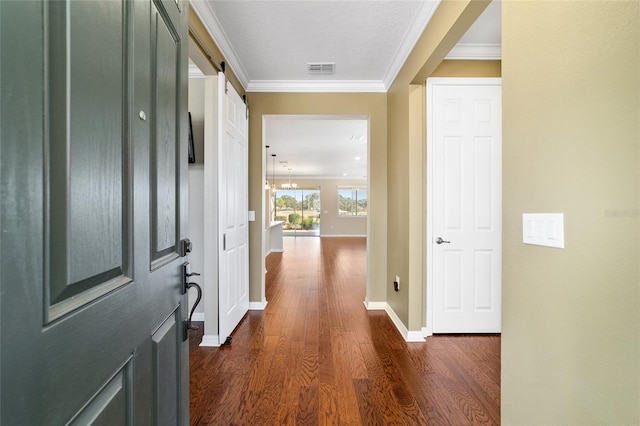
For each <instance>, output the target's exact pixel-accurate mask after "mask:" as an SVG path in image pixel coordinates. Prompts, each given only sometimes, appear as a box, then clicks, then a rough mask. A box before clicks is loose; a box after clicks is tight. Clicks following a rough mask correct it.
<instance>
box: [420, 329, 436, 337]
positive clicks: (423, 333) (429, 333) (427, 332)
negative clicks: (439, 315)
mask: <svg viewBox="0 0 640 426" xmlns="http://www.w3.org/2000/svg"><path fill="white" fill-rule="evenodd" d="M422 335H423V336H424V337H429V336H433V333H432V332H431V330H429V328H428V327H422Z"/></svg>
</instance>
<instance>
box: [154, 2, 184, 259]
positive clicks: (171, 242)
mask: <svg viewBox="0 0 640 426" xmlns="http://www.w3.org/2000/svg"><path fill="white" fill-rule="evenodd" d="M152 21H153V22H152V25H153V27H154V28H153V35H154V39H153V40H152V49H153V68H152V77H153V80H152V81H153V83H152V84H153V86H154V88H155V90H154V91H153V92H152V96H153V114H152V121H153V125H152V129H153V133H152V139H153V140H154V141H155V144H153V146H152V164H153V165H154V167H153V168H152V182H153V183H152V185H153V190H152V194H153V211H154V213H155V214H154V217H153V222H152V223H153V235H154V237H155V238H154V252H153V259H154V260H156V259H158V258H160V257H161V256H164V255H167V254H171V253H172V252H173V251H174V250H173V249H174V247H175V245H176V236H177V232H176V227H177V226H178V223H179V222H178V217H177V212H178V210H177V208H176V207H177V206H176V202H177V198H176V190H177V185H176V180H177V178H178V177H179V175H178V174H177V170H176V166H175V165H176V158H177V154H178V152H177V151H176V146H175V143H174V142H173V141H175V138H176V136H177V135H178V134H177V131H178V126H177V122H176V112H177V111H178V108H179V107H180V105H179V101H180V99H178V98H177V97H176V93H177V90H178V86H179V82H180V80H179V78H180V76H179V73H178V70H179V68H178V67H177V63H178V61H179V60H180V56H179V50H178V43H177V40H176V39H175V37H174V34H175V29H174V28H173V26H172V25H171V23H170V22H168V18H167V17H166V16H163V15H162V14H160V13H159V12H157V11H156V12H155V13H154V16H153V18H152ZM157 111H162V115H159V114H157V113H156V112H157Z"/></svg>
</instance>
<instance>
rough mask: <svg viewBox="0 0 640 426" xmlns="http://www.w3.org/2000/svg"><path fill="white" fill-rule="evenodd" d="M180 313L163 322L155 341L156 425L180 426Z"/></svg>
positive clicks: (154, 337)
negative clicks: (178, 368)
mask: <svg viewBox="0 0 640 426" xmlns="http://www.w3.org/2000/svg"><path fill="white" fill-rule="evenodd" d="M179 324H180V313H179V312H174V313H173V314H172V315H171V316H170V317H169V318H167V319H166V321H164V323H162V325H161V326H160V328H159V329H158V331H156V332H155V333H154V334H153V336H152V338H151V340H152V341H153V365H154V381H155V383H156V385H155V386H154V387H155V390H156V391H155V398H154V407H155V418H154V422H153V424H155V425H168V426H173V425H177V424H179V404H178V402H179V398H180V386H179V382H178V381H179V374H178V373H179V372H178V371H176V368H175V363H176V360H177V359H179V355H180V345H181V341H180V336H181V333H180V330H179Z"/></svg>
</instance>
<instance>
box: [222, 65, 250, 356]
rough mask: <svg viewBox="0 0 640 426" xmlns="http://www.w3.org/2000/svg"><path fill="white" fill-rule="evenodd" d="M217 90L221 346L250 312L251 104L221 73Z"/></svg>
mask: <svg viewBox="0 0 640 426" xmlns="http://www.w3.org/2000/svg"><path fill="white" fill-rule="evenodd" d="M218 93H219V94H220V95H219V98H218V99H219V102H220V104H219V109H218V110H219V114H220V116H219V120H218V123H220V127H219V132H218V135H219V137H218V147H219V148H218V149H219V155H218V170H219V172H218V182H219V186H218V188H219V192H218V194H219V195H218V207H219V234H218V235H219V246H218V249H219V268H220V270H219V283H218V288H219V315H220V318H219V326H220V329H219V334H218V335H219V338H220V344H222V343H224V341H225V340H226V338H227V337H228V336H230V335H231V333H232V332H233V330H234V328H235V327H236V326H237V325H238V323H239V322H240V320H241V319H242V317H244V315H245V314H246V313H247V311H248V310H249V232H248V193H249V190H248V164H249V155H248V154H249V151H248V120H247V110H246V106H245V104H244V102H243V101H242V99H241V98H240V96H239V95H238V93H237V92H236V91H235V89H234V88H233V86H232V85H231V84H228V83H227V80H226V78H225V76H224V74H222V73H220V74H219V78H218Z"/></svg>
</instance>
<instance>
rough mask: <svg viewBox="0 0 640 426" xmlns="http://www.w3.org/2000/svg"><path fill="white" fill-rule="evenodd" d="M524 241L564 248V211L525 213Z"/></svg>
mask: <svg viewBox="0 0 640 426" xmlns="http://www.w3.org/2000/svg"><path fill="white" fill-rule="evenodd" d="M522 242H523V243H525V244H534V245H537V246H545V247H556V248H564V213H524V214H523V215H522Z"/></svg>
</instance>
